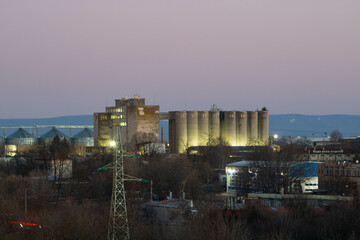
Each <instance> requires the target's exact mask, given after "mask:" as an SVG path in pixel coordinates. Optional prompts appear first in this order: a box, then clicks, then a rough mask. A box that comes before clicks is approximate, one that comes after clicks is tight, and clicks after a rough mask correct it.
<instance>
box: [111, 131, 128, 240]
mask: <svg viewBox="0 0 360 240" xmlns="http://www.w3.org/2000/svg"><path fill="white" fill-rule="evenodd" d="M112 168H113V190H112V195H111V205H110V215H109V228H108V239H109V240H120V239H125V240H127V239H130V233H129V225H128V218H127V209H126V198H125V186H124V180H125V179H124V178H125V175H124V149H123V144H122V141H121V135H120V127H118V139H117V143H116V146H115V154H114V161H113V166H112Z"/></svg>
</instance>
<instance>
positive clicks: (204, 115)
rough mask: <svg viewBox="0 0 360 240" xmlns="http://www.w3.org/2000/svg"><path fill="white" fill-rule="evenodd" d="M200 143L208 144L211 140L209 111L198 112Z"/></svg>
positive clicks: (201, 144) (202, 144)
mask: <svg viewBox="0 0 360 240" xmlns="http://www.w3.org/2000/svg"><path fill="white" fill-rule="evenodd" d="M198 121H199V123H198V130H199V132H198V137H199V141H198V145H199V146H206V145H207V144H208V142H209V112H208V111H199V112H198Z"/></svg>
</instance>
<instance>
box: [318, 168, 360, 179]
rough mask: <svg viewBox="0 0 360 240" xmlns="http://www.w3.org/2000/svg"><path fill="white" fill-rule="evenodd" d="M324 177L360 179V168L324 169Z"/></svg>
mask: <svg viewBox="0 0 360 240" xmlns="http://www.w3.org/2000/svg"><path fill="white" fill-rule="evenodd" d="M324 174H325V176H346V177H360V168H344V167H341V168H340V167H325V173H324Z"/></svg>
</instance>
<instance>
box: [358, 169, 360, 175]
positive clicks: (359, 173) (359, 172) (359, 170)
mask: <svg viewBox="0 0 360 240" xmlns="http://www.w3.org/2000/svg"><path fill="white" fill-rule="evenodd" d="M358 177H360V168H358Z"/></svg>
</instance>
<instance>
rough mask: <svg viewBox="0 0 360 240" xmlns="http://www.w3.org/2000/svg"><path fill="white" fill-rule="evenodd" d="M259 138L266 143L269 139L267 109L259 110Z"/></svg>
mask: <svg viewBox="0 0 360 240" xmlns="http://www.w3.org/2000/svg"><path fill="white" fill-rule="evenodd" d="M258 117H259V140H260V141H261V142H263V143H265V144H266V143H267V142H268V140H269V112H268V111H267V110H263V111H259V112H258Z"/></svg>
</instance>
